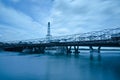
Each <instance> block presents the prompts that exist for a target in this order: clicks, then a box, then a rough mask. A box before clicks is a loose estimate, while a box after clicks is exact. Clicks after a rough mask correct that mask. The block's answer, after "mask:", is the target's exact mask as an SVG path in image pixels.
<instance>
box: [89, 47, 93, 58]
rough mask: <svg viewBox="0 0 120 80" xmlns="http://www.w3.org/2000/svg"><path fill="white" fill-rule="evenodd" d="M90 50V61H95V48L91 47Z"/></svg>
mask: <svg viewBox="0 0 120 80" xmlns="http://www.w3.org/2000/svg"><path fill="white" fill-rule="evenodd" d="M89 48H90V60H93V51H94V50H93V47H92V46H90V47H89Z"/></svg>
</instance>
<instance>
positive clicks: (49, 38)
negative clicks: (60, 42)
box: [46, 22, 52, 42]
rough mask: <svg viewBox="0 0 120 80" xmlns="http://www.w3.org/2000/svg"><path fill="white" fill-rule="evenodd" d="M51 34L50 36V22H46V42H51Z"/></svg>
mask: <svg viewBox="0 0 120 80" xmlns="http://www.w3.org/2000/svg"><path fill="white" fill-rule="evenodd" d="M51 37H52V36H51V34H50V22H48V29H47V35H46V38H47V40H48V42H50V40H51Z"/></svg>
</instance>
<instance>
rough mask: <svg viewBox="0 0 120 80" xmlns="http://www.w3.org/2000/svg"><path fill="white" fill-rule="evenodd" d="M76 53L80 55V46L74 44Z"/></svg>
mask: <svg viewBox="0 0 120 80" xmlns="http://www.w3.org/2000/svg"><path fill="white" fill-rule="evenodd" d="M74 53H75V55H78V54H79V53H80V52H79V46H74Z"/></svg>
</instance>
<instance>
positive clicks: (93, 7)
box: [0, 0, 120, 41]
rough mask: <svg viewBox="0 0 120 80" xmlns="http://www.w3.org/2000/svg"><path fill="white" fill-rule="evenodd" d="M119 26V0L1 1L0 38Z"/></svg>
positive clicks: (16, 38)
mask: <svg viewBox="0 0 120 80" xmlns="http://www.w3.org/2000/svg"><path fill="white" fill-rule="evenodd" d="M48 21H50V22H51V28H52V35H53V36H58V35H68V34H75V33H84V32H89V31H96V30H101V29H106V28H116V27H120V22H119V21H120V0H0V41H5V40H20V39H35V38H41V37H45V35H46V31H47V22H48Z"/></svg>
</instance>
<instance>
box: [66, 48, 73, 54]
mask: <svg viewBox="0 0 120 80" xmlns="http://www.w3.org/2000/svg"><path fill="white" fill-rule="evenodd" d="M66 50H67V55H69V54H71V53H72V51H71V46H67V47H66Z"/></svg>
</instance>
